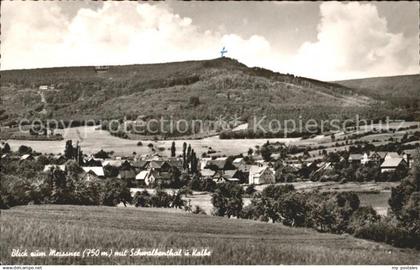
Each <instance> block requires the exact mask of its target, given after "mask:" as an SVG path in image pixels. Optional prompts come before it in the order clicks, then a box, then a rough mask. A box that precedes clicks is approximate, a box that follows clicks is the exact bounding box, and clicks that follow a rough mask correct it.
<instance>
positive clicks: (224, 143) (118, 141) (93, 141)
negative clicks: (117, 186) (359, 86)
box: [7, 127, 299, 156]
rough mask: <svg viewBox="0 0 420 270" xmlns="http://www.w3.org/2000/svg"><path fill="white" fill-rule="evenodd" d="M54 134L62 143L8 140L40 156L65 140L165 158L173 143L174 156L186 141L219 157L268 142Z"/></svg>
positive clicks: (87, 131)
mask: <svg viewBox="0 0 420 270" xmlns="http://www.w3.org/2000/svg"><path fill="white" fill-rule="evenodd" d="M56 133H59V134H62V135H63V138H64V140H62V141H31V140H8V141H7V142H8V143H9V145H10V147H11V148H12V150H17V149H18V148H19V146H20V145H27V146H30V147H32V149H34V150H35V151H38V152H41V153H54V154H59V153H62V152H63V151H64V146H65V144H66V140H73V142H76V141H79V144H80V145H81V148H82V150H83V152H84V153H86V154H90V153H96V152H98V151H99V150H101V149H103V150H105V151H114V152H115V153H116V154H118V155H132V154H133V152H136V153H142V154H146V153H152V151H151V149H150V148H149V147H148V144H149V143H151V144H153V145H154V148H155V149H156V150H157V151H158V152H157V153H159V148H161V149H164V150H163V151H164V153H163V154H164V155H168V154H169V151H168V149H170V147H171V144H172V141H175V143H176V146H177V154H182V144H183V143H184V142H186V143H187V144H191V147H192V148H193V149H194V151H196V153H197V154H199V155H201V154H202V153H204V152H207V151H208V150H209V147H211V148H212V149H213V150H214V151H217V152H218V153H219V154H220V155H227V156H228V155H238V154H241V153H246V152H247V151H248V149H249V148H255V146H256V145H259V146H261V145H262V144H264V143H265V142H267V139H236V140H234V139H232V140H222V139H219V136H213V137H208V138H204V139H200V140H165V141H151V140H148V141H147V140H144V141H143V140H142V141H141V142H142V145H141V146H138V145H137V142H138V141H135V140H128V139H122V138H119V137H115V136H112V135H110V134H109V132H108V131H104V130H99V129H97V127H76V128H67V129H62V130H56ZM298 140H299V139H298V138H279V139H270V142H284V143H289V142H292V141H293V142H295V141H298Z"/></svg>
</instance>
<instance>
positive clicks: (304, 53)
mask: <svg viewBox="0 0 420 270" xmlns="http://www.w3.org/2000/svg"><path fill="white" fill-rule="evenodd" d="M320 12H321V22H320V24H319V25H318V35H317V41H316V42H305V43H304V44H303V45H302V46H301V47H300V49H299V51H298V54H297V56H296V57H295V59H294V60H293V66H294V68H295V70H296V71H297V72H299V73H301V74H302V75H306V76H312V77H317V78H321V79H327V80H328V79H329V80H332V79H346V78H351V77H353V78H354V77H365V76H387V75H395V74H407V73H415V72H419V66H418V60H419V58H418V46H417V44H418V42H417V40H416V39H415V38H414V37H412V38H407V37H404V36H403V34H402V33H396V34H394V33H391V32H389V30H388V29H387V21H386V19H385V18H383V17H380V16H379V14H378V11H377V8H376V6H374V5H372V4H360V3H357V2H353V3H348V4H343V3H339V2H325V3H322V4H321V6H320Z"/></svg>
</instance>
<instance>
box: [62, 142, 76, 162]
mask: <svg viewBox="0 0 420 270" xmlns="http://www.w3.org/2000/svg"><path fill="white" fill-rule="evenodd" d="M73 155H74V148H73V142H72V141H71V140H68V141H67V142H66V147H65V148H64V156H65V157H66V158H67V159H73V158H74V156H73Z"/></svg>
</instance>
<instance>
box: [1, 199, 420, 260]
mask: <svg viewBox="0 0 420 270" xmlns="http://www.w3.org/2000/svg"><path fill="white" fill-rule="evenodd" d="M13 248H21V249H27V250H28V252H29V251H35V250H38V251H40V252H42V251H46V252H47V254H48V253H49V249H57V250H59V251H67V252H68V251H80V252H83V250H84V249H86V248H97V249H100V250H101V251H105V250H106V251H107V252H109V253H110V254H115V251H117V250H118V251H122V250H124V249H131V248H142V249H152V248H159V249H160V250H167V249H171V248H173V249H190V250H191V249H192V248H197V249H201V248H207V249H208V250H209V251H210V252H211V255H210V256H207V257H206V256H204V257H194V256H180V257H150V256H137V257H136V256H120V257H118V256H110V257H105V256H98V257H89V258H81V257H49V256H47V257H26V258H25V257H11V251H12V249H13ZM110 249H112V251H111V250H110ZM113 252H114V253H113ZM0 254H1V263H2V264H418V263H420V260H419V258H420V256H419V255H420V254H419V252H418V251H414V250H408V249H396V248H393V247H390V246H388V245H384V244H379V243H374V242H370V241H366V240H361V239H355V238H353V237H351V236H349V235H333V234H320V233H317V232H315V231H313V230H310V229H303V228H302V229H296V228H289V227H285V226H283V225H280V224H270V223H261V222H257V221H248V220H236V219H227V218H221V217H213V216H203V215H193V214H188V213H184V212H176V211H175V210H173V211H172V212H171V211H169V212H168V211H160V210H159V209H138V208H119V207H118V208H110V207H81V206H67V205H62V206H59V205H43V206H21V207H15V208H12V209H9V210H5V211H2V213H1V242H0Z"/></svg>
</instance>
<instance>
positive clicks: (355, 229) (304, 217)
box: [212, 158, 420, 249]
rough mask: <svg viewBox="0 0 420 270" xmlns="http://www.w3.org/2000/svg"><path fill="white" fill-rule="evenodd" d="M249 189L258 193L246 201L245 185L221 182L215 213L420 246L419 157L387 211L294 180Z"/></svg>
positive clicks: (351, 195)
mask: <svg viewBox="0 0 420 270" xmlns="http://www.w3.org/2000/svg"><path fill="white" fill-rule="evenodd" d="M247 193H248V192H247ZM249 193H250V194H254V195H253V196H252V199H251V203H250V204H249V205H247V206H246V207H243V201H242V196H243V189H242V187H241V186H239V185H237V184H233V183H220V184H217V186H216V189H215V192H214V194H213V196H212V204H213V206H214V215H218V216H228V217H232V216H233V217H238V218H245V219H254V220H259V221H265V222H268V221H270V222H273V223H274V222H281V223H283V224H284V225H287V226H294V227H310V228H314V229H316V230H318V231H320V232H330V233H338V234H341V233H350V234H353V235H354V236H356V237H359V238H364V239H371V240H375V241H380V242H386V243H389V244H391V245H394V246H398V247H411V248H417V249H418V248H420V244H419V243H420V160H419V158H417V159H416V161H415V164H414V165H413V168H412V171H411V172H410V174H409V175H408V176H407V177H406V178H404V180H403V181H402V182H401V184H400V185H398V186H397V187H395V188H393V189H392V193H391V198H390V200H389V206H390V209H391V211H390V213H389V215H388V216H387V217H381V216H379V215H378V214H377V213H376V211H375V210H374V209H373V208H372V207H371V206H360V200H359V197H358V196H357V194H356V193H354V192H336V193H320V192H317V191H312V192H297V191H295V189H294V186H293V185H270V186H268V187H266V188H265V189H264V190H263V191H262V192H255V191H254V192H249Z"/></svg>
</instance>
